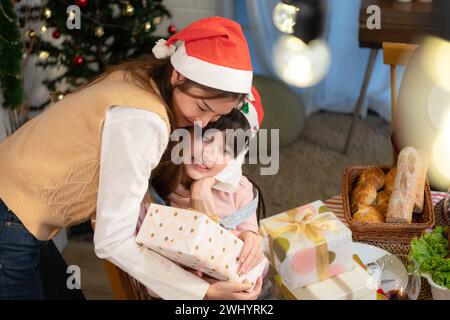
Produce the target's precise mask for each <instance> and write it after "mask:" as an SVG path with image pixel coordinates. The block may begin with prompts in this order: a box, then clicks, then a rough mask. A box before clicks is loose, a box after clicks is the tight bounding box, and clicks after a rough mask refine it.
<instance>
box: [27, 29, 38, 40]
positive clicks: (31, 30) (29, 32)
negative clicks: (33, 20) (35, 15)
mask: <svg viewBox="0 0 450 320" xmlns="http://www.w3.org/2000/svg"><path fill="white" fill-rule="evenodd" d="M25 35H26V37H27V38H29V39H32V38H34V37H35V36H36V32H35V31H34V30H33V29H29V30H27V32H26V33H25Z"/></svg>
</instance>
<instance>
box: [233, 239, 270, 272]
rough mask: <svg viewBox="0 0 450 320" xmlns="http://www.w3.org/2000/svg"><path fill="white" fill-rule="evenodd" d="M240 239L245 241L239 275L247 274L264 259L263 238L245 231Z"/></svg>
mask: <svg viewBox="0 0 450 320" xmlns="http://www.w3.org/2000/svg"><path fill="white" fill-rule="evenodd" d="M238 237H239V239H241V240H242V241H244V247H243V248H242V252H241V255H240V256H239V261H240V262H241V266H240V268H239V271H238V272H239V274H246V273H247V272H248V271H250V270H252V269H253V268H254V267H256V266H257V265H258V263H260V262H261V261H262V260H263V258H264V251H263V244H262V237H261V236H260V235H258V234H256V233H254V232H252V231H243V232H241V233H240V234H239V236H238Z"/></svg>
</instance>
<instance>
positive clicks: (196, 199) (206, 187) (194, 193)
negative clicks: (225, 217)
mask: <svg viewBox="0 0 450 320" xmlns="http://www.w3.org/2000/svg"><path fill="white" fill-rule="evenodd" d="M215 183H216V179H215V178H214V177H209V178H204V179H201V180H197V181H194V182H193V183H192V184H191V207H192V209H194V210H197V211H200V212H203V213H205V214H208V215H210V214H214V213H215V212H216V208H215V205H214V198H213V195H212V191H211V188H212V186H213V185H214V184H215Z"/></svg>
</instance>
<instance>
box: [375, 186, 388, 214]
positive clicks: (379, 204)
mask: <svg viewBox="0 0 450 320" xmlns="http://www.w3.org/2000/svg"><path fill="white" fill-rule="evenodd" d="M390 198H391V193H390V192H389V191H387V190H383V191H381V192H379V193H378V195H377V199H376V200H375V209H377V211H378V212H380V213H381V214H382V215H383V217H386V215H387V210H388V207H389V200H390Z"/></svg>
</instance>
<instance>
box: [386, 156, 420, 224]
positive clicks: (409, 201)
mask: <svg viewBox="0 0 450 320" xmlns="http://www.w3.org/2000/svg"><path fill="white" fill-rule="evenodd" d="M421 162H422V160H421V158H420V154H419V152H418V151H417V150H416V149H414V148H413V147H406V148H404V149H403V150H402V151H401V152H400V154H399V156H398V161H397V174H396V175H395V180H394V188H393V190H392V195H391V199H390V200H389V207H388V212H387V215H386V222H390V223H411V221H412V213H413V209H414V203H415V201H416V194H417V188H418V185H419V179H420V175H421V172H422V163H421Z"/></svg>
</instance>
